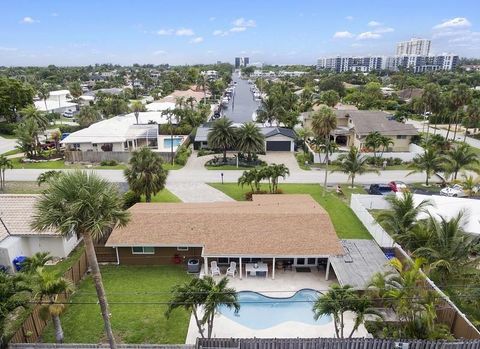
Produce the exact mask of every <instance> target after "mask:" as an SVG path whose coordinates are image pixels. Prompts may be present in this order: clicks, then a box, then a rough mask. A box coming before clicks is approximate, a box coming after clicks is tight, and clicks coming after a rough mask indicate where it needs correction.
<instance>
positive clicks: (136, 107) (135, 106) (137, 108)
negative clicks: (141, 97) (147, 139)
mask: <svg viewBox="0 0 480 349" xmlns="http://www.w3.org/2000/svg"><path fill="white" fill-rule="evenodd" d="M130 109H131V110H132V112H133V114H134V115H135V121H136V124H137V125H138V116H139V115H140V112H141V111H145V106H144V105H143V103H142V102H140V101H133V102H132V104H131V106H130Z"/></svg>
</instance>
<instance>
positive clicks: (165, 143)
mask: <svg viewBox="0 0 480 349" xmlns="http://www.w3.org/2000/svg"><path fill="white" fill-rule="evenodd" d="M172 142H173V147H174V148H176V147H178V146H179V145H180V144H181V143H182V138H173V140H172V139H171V138H164V139H163V148H165V149H170V148H171V147H172Z"/></svg>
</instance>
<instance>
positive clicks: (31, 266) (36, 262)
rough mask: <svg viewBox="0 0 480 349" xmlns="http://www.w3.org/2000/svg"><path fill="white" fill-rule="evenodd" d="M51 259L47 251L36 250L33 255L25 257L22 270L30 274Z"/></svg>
mask: <svg viewBox="0 0 480 349" xmlns="http://www.w3.org/2000/svg"><path fill="white" fill-rule="evenodd" d="M51 260H53V256H51V255H50V253H49V252H37V253H35V254H34V255H33V256H30V257H27V258H26V259H25V261H24V262H23V263H22V269H21V270H22V272H23V273H27V274H31V273H34V272H36V271H37V269H38V268H42V267H43V266H45V264H47V262H49V261H51Z"/></svg>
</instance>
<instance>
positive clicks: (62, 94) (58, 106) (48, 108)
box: [34, 90, 78, 114]
mask: <svg viewBox="0 0 480 349" xmlns="http://www.w3.org/2000/svg"><path fill="white" fill-rule="evenodd" d="M34 105H35V108H37V109H38V110H40V111H43V112H50V113H59V114H63V113H64V112H66V111H67V110H69V111H75V110H77V106H78V104H77V103H73V102H71V96H70V91H69V90H58V91H50V92H49V97H48V98H47V99H46V100H43V99H38V100H36V101H34Z"/></svg>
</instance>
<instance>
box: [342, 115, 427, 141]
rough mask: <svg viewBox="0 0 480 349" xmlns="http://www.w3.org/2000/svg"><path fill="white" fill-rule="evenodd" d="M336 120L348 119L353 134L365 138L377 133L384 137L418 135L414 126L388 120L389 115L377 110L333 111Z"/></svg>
mask: <svg viewBox="0 0 480 349" xmlns="http://www.w3.org/2000/svg"><path fill="white" fill-rule="evenodd" d="M335 114H336V115H337V118H345V117H348V116H349V117H350V118H351V119H352V122H353V125H354V127H355V133H357V134H358V135H360V136H366V135H368V134H369V133H371V132H375V131H378V132H380V133H381V134H382V135H385V136H397V135H404V136H414V135H416V134H418V131H417V129H416V128H415V126H413V125H410V124H403V123H401V122H398V121H395V120H390V119H389V117H391V114H388V113H385V112H384V111H379V110H335Z"/></svg>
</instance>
